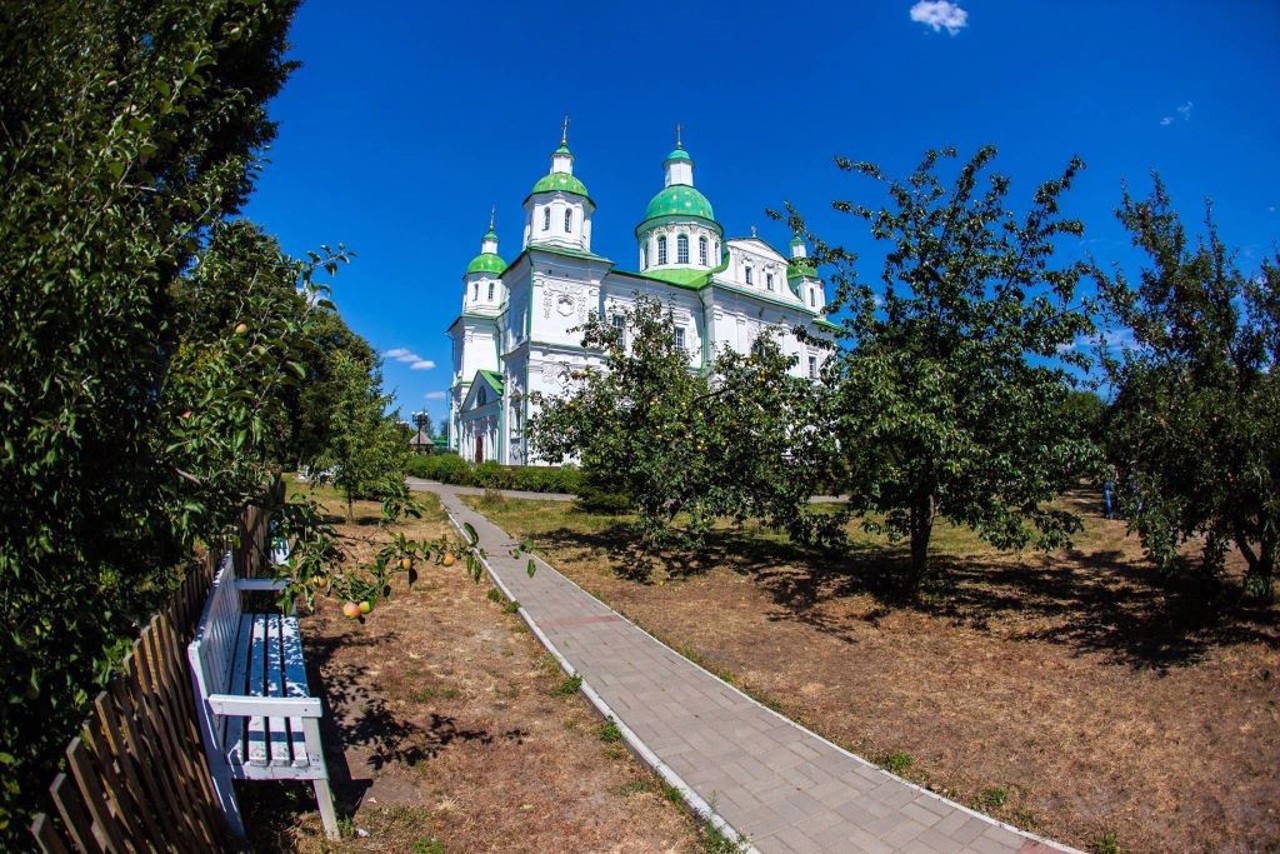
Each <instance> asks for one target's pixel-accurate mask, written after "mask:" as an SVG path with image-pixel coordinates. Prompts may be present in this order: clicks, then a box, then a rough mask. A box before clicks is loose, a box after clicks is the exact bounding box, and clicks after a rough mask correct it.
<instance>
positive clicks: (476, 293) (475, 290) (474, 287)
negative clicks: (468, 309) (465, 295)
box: [471, 282, 480, 300]
mask: <svg viewBox="0 0 1280 854" xmlns="http://www.w3.org/2000/svg"><path fill="white" fill-rule="evenodd" d="M471 298H472V299H473V300H476V299H480V283H479V282H472V283H471Z"/></svg>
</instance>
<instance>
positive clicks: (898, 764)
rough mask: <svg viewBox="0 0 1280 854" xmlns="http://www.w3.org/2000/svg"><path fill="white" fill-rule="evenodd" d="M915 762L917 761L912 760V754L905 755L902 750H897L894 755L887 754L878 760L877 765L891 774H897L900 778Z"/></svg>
mask: <svg viewBox="0 0 1280 854" xmlns="http://www.w3.org/2000/svg"><path fill="white" fill-rule="evenodd" d="M914 762H915V760H914V759H912V758H911V754H910V753H904V752H903V751H901V750H896V751H894V752H893V753H886V754H885V755H884V756H881V757H880V758H879V759H878V760H876V764H877V765H879V766H880V767H881V768H883V769H884V770H886V771H888V772H889V773H890V774H897V775H899V776H901V775H902V774H903V772H905V771H906V770H907V769H908V768H910V767H911V765H912V763H914Z"/></svg>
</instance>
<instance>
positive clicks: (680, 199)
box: [644, 184, 716, 222]
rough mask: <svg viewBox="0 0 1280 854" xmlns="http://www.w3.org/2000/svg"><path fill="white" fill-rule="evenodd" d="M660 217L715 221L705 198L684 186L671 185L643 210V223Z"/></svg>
mask: <svg viewBox="0 0 1280 854" xmlns="http://www.w3.org/2000/svg"><path fill="white" fill-rule="evenodd" d="M660 216H696V217H700V218H701V219H707V220H711V221H712V222H715V219H716V215H715V212H713V211H712V210H711V202H709V201H707V197H706V196H704V195H702V193H700V192H698V191H697V190H696V189H694V188H693V187H690V186H688V185H686V184H672V185H671V186H670V187H667V188H666V189H664V190H662V191H661V192H659V193H658V194H657V195H656V196H654V197H653V199H652V200H651V201H650V202H649V207H647V208H645V211H644V218H645V221H646V222H647V221H649V220H651V219H657V218H658V217H660Z"/></svg>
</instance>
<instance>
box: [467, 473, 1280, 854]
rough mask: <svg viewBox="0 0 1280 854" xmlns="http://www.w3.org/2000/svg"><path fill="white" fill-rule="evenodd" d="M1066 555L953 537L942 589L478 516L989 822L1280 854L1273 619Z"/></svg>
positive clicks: (1091, 536) (774, 547) (1082, 542)
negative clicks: (650, 547) (911, 595)
mask: <svg viewBox="0 0 1280 854" xmlns="http://www.w3.org/2000/svg"><path fill="white" fill-rule="evenodd" d="M1066 503H1068V504H1070V505H1072V506H1074V507H1075V509H1077V510H1079V511H1082V512H1084V513H1085V514H1086V525H1087V527H1086V530H1085V532H1084V533H1083V535H1082V536H1081V537H1080V538H1079V541H1078V543H1077V544H1076V548H1075V549H1074V550H1072V551H1071V552H1069V553H1057V554H1052V555H1041V554H1036V553H1027V554H1001V553H998V552H996V551H994V550H992V549H990V548H989V547H986V546H985V545H984V544H982V543H981V542H980V541H978V540H977V539H976V537H974V536H973V535H972V534H971V533H969V532H967V531H958V530H956V529H954V528H949V527H948V526H945V525H942V526H940V527H939V529H938V531H937V532H936V535H935V540H934V552H933V554H934V559H935V560H936V561H937V562H938V564H939V566H941V567H942V569H943V572H942V577H941V579H940V582H939V583H938V584H936V585H935V586H934V587H933V588H931V589H930V590H928V591H927V592H926V594H925V595H924V596H923V597H922V599H921V600H919V601H904V600H902V599H900V598H897V597H896V596H895V594H894V592H893V590H894V588H893V585H892V583H890V579H891V577H892V575H893V573H894V572H895V571H896V569H897V568H898V567H900V565H901V560H902V557H903V555H902V553H901V549H896V548H893V547H890V546H888V545H887V544H886V543H884V542H883V541H878V540H876V539H875V538H872V537H869V536H867V535H865V534H861V533H860V532H858V536H857V537H856V540H857V544H856V546H855V547H854V548H853V549H852V550H850V552H849V553H846V554H839V555H833V554H821V553H816V552H812V551H807V550H804V549H800V548H796V547H793V546H791V545H789V544H788V543H786V542H785V540H784V539H783V538H781V537H778V536H776V535H773V534H769V533H767V532H762V531H759V530H756V529H752V528H750V527H748V528H747V529H744V530H741V531H735V530H721V531H719V532H717V533H716V534H715V535H714V536H713V537H712V539H711V542H710V544H709V546H708V548H707V549H706V550H705V551H704V552H703V553H702V554H700V555H698V556H695V557H693V558H689V557H686V556H678V555H659V556H645V555H642V554H640V553H638V552H637V551H635V549H634V547H633V544H634V538H633V537H631V535H630V532H629V530H628V528H627V520H626V519H625V518H617V517H614V518H611V517H602V516H591V515H585V514H582V513H579V512H577V511H575V510H574V508H573V507H572V506H571V505H564V504H555V503H552V502H519V501H505V502H503V501H498V502H494V501H490V502H488V503H487V504H486V505H485V506H484V508H483V509H484V512H486V513H487V514H488V515H489V516H490V518H492V519H493V520H494V521H495V522H496V523H497V524H499V525H500V526H502V527H504V528H505V529H506V530H507V531H508V532H509V533H511V534H513V535H515V536H518V537H526V536H532V537H533V538H534V539H535V542H536V544H537V547H538V549H539V550H540V551H541V552H543V553H544V555H545V556H546V557H547V558H548V559H549V560H550V561H551V562H552V563H553V564H554V565H556V566H557V567H558V568H559V569H561V570H562V571H563V572H565V573H566V574H567V575H569V576H570V577H571V578H573V579H574V580H575V581H577V582H578V583H580V584H582V585H583V586H584V587H586V588H587V589H588V590H590V591H591V592H593V593H595V594H596V595H598V596H600V597H601V598H603V599H604V600H605V601H607V602H609V603H610V604H611V605H613V606H614V607H615V608H617V609H618V610H620V611H622V612H623V613H624V614H626V615H627V616H628V617H630V618H631V619H633V620H635V621H636V622H638V623H639V624H640V625H642V626H644V627H645V628H647V629H649V630H650V631H652V632H654V633H655V634H657V635H658V636H660V637H662V638H663V639H664V640H666V641H667V642H668V643H670V644H671V645H672V646H674V647H675V648H677V649H680V650H682V651H685V652H686V654H690V655H692V656H695V657H696V658H698V659H699V660H701V661H702V663H704V664H705V665H707V666H709V667H711V668H712V669H714V670H716V671H717V672H721V673H725V674H728V675H729V676H730V677H732V678H733V679H734V681H735V682H736V684H738V685H739V686H741V687H744V688H745V689H747V690H748V691H750V692H752V693H754V694H756V695H757V696H758V697H761V698H762V699H764V700H765V701H766V702H768V703H769V704H770V705H773V706H774V707H776V708H779V709H780V710H781V711H783V712H784V713H785V714H787V715H789V716H791V717H793V718H795V719H797V720H799V721H801V722H803V723H805V724H806V725H808V726H810V727H812V728H813V729H815V730H817V731H818V732H820V733H822V734H824V735H826V736H828V737H830V738H832V739H833V740H835V741H837V742H839V743H841V744H844V745H846V746H848V747H849V748H851V749H853V750H855V751H856V752H858V753H860V754H862V755H864V756H867V757H869V758H872V759H877V760H881V761H884V760H885V759H886V758H888V757H890V756H893V755H894V754H901V755H900V756H897V757H896V758H895V763H896V764H898V765H900V766H901V765H902V764H903V763H904V762H906V763H908V764H907V766H906V769H905V771H904V772H903V773H904V774H905V775H906V776H908V777H910V778H912V779H915V780H917V781H919V782H922V783H924V784H926V785H930V786H931V787H933V788H935V789H937V790H939V791H945V792H946V793H947V794H948V795H950V796H951V797H954V798H956V799H957V800H960V801H961V802H964V803H967V804H970V805H972V806H975V807H977V808H979V809H982V810H984V811H986V812H989V813H991V814H993V815H996V816H998V817H999V818H1001V819H1004V820H1006V821H1009V822H1011V823H1014V824H1017V825H1019V826H1022V827H1025V828H1029V829H1032V830H1034V831H1036V832H1039V833H1043V834H1046V835H1049V836H1051V837H1055V838H1059V839H1061V840H1063V841H1065V842H1069V843H1071V844H1074V845H1077V846H1080V847H1090V846H1092V845H1094V844H1096V843H1097V842H1099V841H1100V840H1102V839H1103V838H1104V837H1106V836H1107V835H1108V834H1115V838H1117V839H1118V841H1119V844H1120V845H1121V846H1123V847H1124V848H1125V849H1126V850H1130V851H1152V852H1156V851H1159V852H1164V851H1254V850H1268V851H1270V850H1280V772H1278V771H1277V767H1276V763H1275V758H1276V757H1277V756H1280V705H1278V701H1280V691H1278V687H1280V657H1278V652H1277V651H1278V650H1280V631H1278V625H1280V620H1278V618H1277V609H1275V608H1269V609H1258V608H1249V607H1246V606H1244V605H1242V604H1241V603H1240V602H1239V601H1238V598H1237V597H1235V596H1234V595H1233V594H1232V592H1231V591H1232V589H1233V588H1232V586H1231V585H1230V584H1227V585H1204V586H1200V587H1195V586H1189V587H1183V588H1181V589H1178V588H1170V587H1167V586H1164V585H1162V584H1161V583H1160V582H1159V579H1158V578H1156V577H1155V574H1154V572H1153V571H1152V570H1151V569H1149V568H1148V567H1147V566H1146V564H1145V563H1144V562H1143V560H1142V559H1141V554H1140V550H1139V548H1138V544H1137V543H1136V540H1135V539H1134V538H1132V537H1129V536H1126V533H1125V528H1124V523H1123V522H1116V521H1107V520H1105V519H1102V518H1100V517H1099V516H1098V515H1096V513H1094V512H1093V510H1094V506H1095V500H1094V498H1093V497H1092V496H1087V495H1074V496H1071V497H1070V498H1069V499H1067V500H1066Z"/></svg>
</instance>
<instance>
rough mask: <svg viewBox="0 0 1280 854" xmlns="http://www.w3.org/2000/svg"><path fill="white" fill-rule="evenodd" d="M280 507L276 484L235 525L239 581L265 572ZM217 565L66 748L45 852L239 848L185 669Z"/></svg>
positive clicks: (212, 561) (40, 823)
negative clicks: (212, 774)
mask: <svg viewBox="0 0 1280 854" xmlns="http://www.w3.org/2000/svg"><path fill="white" fill-rule="evenodd" d="M282 497H283V485H282V484H281V483H280V482H279V481H277V482H276V483H275V484H274V485H273V486H272V488H271V490H270V492H269V493H268V494H267V496H265V500H264V501H263V502H262V504H263V505H264V506H250V507H248V508H246V510H245V512H244V514H243V515H242V516H241V519H240V530H239V535H240V536H239V538H238V539H239V542H238V543H236V544H235V545H234V546H233V547H232V554H233V558H234V560H235V562H236V572H237V574H238V575H241V577H246V578H247V577H253V576H254V575H258V574H260V573H262V572H263V571H264V569H265V568H266V566H267V559H266V554H267V549H266V534H267V520H268V518H269V517H270V512H271V509H270V508H271V507H272V506H274V505H276V504H278V503H279V501H280V500H281V499H282ZM220 557H221V550H220V549H211V550H210V552H209V554H208V555H206V556H205V557H204V558H203V559H201V560H197V561H194V562H193V563H192V565H191V566H190V568H189V569H188V572H187V576H186V578H185V579H184V580H183V582H182V585H181V587H179V588H178V590H177V592H176V593H175V594H174V596H173V598H172V599H171V600H170V602H169V604H168V606H167V607H166V608H165V609H164V610H163V611H161V612H160V613H158V614H156V615H155V616H154V617H152V618H151V621H150V622H149V623H148V624H147V626H146V627H145V628H143V630H142V633H141V634H140V635H139V637H138V639H137V640H135V641H134V643H133V649H132V651H131V652H130V653H129V655H128V656H127V657H126V658H125V660H124V665H123V673H121V674H120V675H119V676H117V677H116V678H115V679H113V680H112V681H111V683H110V685H109V686H108V687H107V689H106V690H105V691H102V692H101V693H100V694H98V696H97V698H96V699H95V700H94V702H93V709H94V711H93V713H92V714H91V716H90V718H89V720H87V721H86V722H85V725H84V729H83V730H82V731H81V734H80V735H79V736H78V737H76V738H73V739H72V740H71V743H70V744H68V745H67V751H66V755H67V771H65V772H63V773H60V774H58V776H57V777H56V778H55V779H54V781H53V785H51V786H50V787H49V792H50V794H51V795H52V798H53V803H54V806H55V807H56V809H57V814H58V817H59V819H60V822H59V821H55V820H54V819H53V818H51V817H50V816H49V815H46V814H44V813H41V814H40V815H37V816H36V819H35V821H33V822H32V824H31V833H32V835H33V836H34V837H35V839H36V842H37V843H38V844H39V846H40V848H41V849H42V850H44V851H47V852H64V851H83V852H98V851H102V852H129V851H140V852H141V851H190V850H202V851H223V850H228V849H234V848H237V847H239V843H238V841H237V840H234V839H232V838H231V837H230V836H229V834H228V832H227V829H226V826H225V824H224V822H223V818H222V813H221V811H220V809H219V807H218V800H217V797H216V796H215V794H214V791H213V784H212V782H211V780H210V778H209V767H208V764H207V763H206V761H205V756H204V747H203V745H202V744H201V742H200V731H199V729H198V728H197V723H196V712H195V699H194V697H193V695H192V688H191V674H190V671H189V669H188V665H187V644H188V643H190V642H191V638H192V635H193V634H194V633H195V627H196V623H197V622H198V621H199V619H200V613H201V611H202V609H203V608H204V602H205V598H206V597H207V596H208V593H209V588H210V586H211V585H212V583H213V576H214V573H215V572H216V570H217V564H218V559H219V558H220ZM59 824H60V826H58V825H59Z"/></svg>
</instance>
